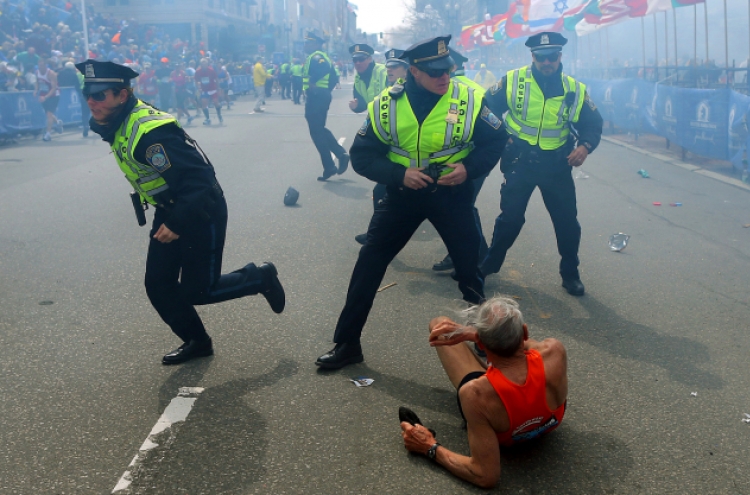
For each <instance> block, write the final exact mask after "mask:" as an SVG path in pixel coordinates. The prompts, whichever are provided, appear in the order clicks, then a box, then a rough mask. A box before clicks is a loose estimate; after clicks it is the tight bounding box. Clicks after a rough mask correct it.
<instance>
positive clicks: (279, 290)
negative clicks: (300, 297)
mask: <svg viewBox="0 0 750 495" xmlns="http://www.w3.org/2000/svg"><path fill="white" fill-rule="evenodd" d="M258 270H260V275H261V278H262V279H263V290H262V291H261V292H260V293H261V294H263V297H265V298H266V301H268V304H269V305H270V306H271V309H272V310H273V312H274V313H281V312H282V311H284V305H285V304H286V296H285V295H284V288H283V287H282V286H281V282H279V277H278V272H277V271H276V267H275V266H274V265H273V263H271V262H270V261H266V262H264V263H263V264H262V265H260V266H259V267H258Z"/></svg>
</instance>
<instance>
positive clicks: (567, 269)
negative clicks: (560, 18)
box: [480, 32, 602, 296]
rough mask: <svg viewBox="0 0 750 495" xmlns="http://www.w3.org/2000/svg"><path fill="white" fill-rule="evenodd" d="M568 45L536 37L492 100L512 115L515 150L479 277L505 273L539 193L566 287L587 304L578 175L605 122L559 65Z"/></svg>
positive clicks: (507, 160)
mask: <svg viewBox="0 0 750 495" xmlns="http://www.w3.org/2000/svg"><path fill="white" fill-rule="evenodd" d="M567 41H568V40H566V39H565V38H564V37H563V36H562V35H561V34H559V33H550V32H543V33H539V34H537V35H534V36H531V37H530V38H529V39H528V40H527V41H526V46H528V47H529V48H531V55H532V60H533V64H532V65H531V66H526V67H521V68H520V69H515V70H512V71H509V72H508V73H507V75H506V76H505V77H503V79H502V80H501V81H500V82H498V83H497V84H496V85H495V86H493V87H492V88H490V90H489V91H488V93H487V96H488V100H489V101H490V106H491V108H492V109H493V110H494V111H495V112H497V113H498V114H500V113H501V112H505V111H506V110H507V111H508V114H507V117H506V121H505V124H506V126H507V128H508V133H509V134H510V135H511V142H512V144H509V145H508V148H507V149H506V150H505V153H503V159H502V164H501V167H500V169H501V171H502V172H503V174H504V175H505V183H504V184H503V186H502V189H501V199H500V210H501V213H500V216H499V217H497V220H496V221H495V230H494V232H493V237H492V244H491V246H490V249H489V252H488V253H487V256H486V257H485V259H484V261H483V263H482V265H481V267H480V269H481V271H482V273H483V274H485V275H488V274H491V273H497V272H498V271H500V267H501V266H502V265H503V261H504V260H505V254H506V253H507V251H508V249H509V248H510V247H511V246H512V245H513V242H514V241H515V240H516V237H518V234H519V233H520V232H521V228H522V227H523V224H524V221H525V217H524V215H525V213H526V206H527V205H528V203H529V198H530V197H531V194H532V193H533V192H534V189H536V188H537V187H539V190H540V191H541V192H542V198H543V199H544V204H545V206H546V207H547V211H548V212H549V214H550V217H551V218H552V224H553V225H554V227H555V235H556V236H557V250H558V252H559V253H560V256H561V260H560V275H561V276H562V285H563V287H564V288H565V289H566V290H567V291H568V293H569V294H571V295H574V296H581V295H583V293H584V286H583V283H582V282H581V278H580V275H579V272H578V246H579V244H580V242H581V226H580V224H579V223H578V219H577V214H578V212H577V209H576V192H575V185H574V183H573V177H572V167H580V166H581V165H583V162H584V161H585V160H586V157H587V156H588V155H589V154H590V153H591V152H592V151H594V149H596V147H597V146H598V145H599V140H600V139H601V135H602V117H601V115H600V114H599V111H598V110H597V109H596V106H594V104H593V103H592V102H591V100H590V99H589V96H588V94H587V93H586V86H585V85H584V84H582V83H580V82H579V81H576V80H575V79H573V78H572V77H570V76H568V75H566V74H564V73H563V72H562V64H561V63H560V58H561V57H562V47H563V46H564V45H565V43H567Z"/></svg>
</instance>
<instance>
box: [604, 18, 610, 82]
mask: <svg viewBox="0 0 750 495" xmlns="http://www.w3.org/2000/svg"><path fill="white" fill-rule="evenodd" d="M604 43H605V46H606V48H607V79H609V66H610V63H609V28H604Z"/></svg>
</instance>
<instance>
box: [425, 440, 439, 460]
mask: <svg viewBox="0 0 750 495" xmlns="http://www.w3.org/2000/svg"><path fill="white" fill-rule="evenodd" d="M438 447H440V444H439V443H437V442H435V443H434V444H433V445H432V447H430V449H429V450H428V451H427V458H428V459H429V460H431V461H434V460H435V456H436V455H437V449H438Z"/></svg>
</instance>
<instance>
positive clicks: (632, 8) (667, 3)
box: [565, 0, 705, 36]
mask: <svg viewBox="0 0 750 495" xmlns="http://www.w3.org/2000/svg"><path fill="white" fill-rule="evenodd" d="M703 2H705V0H595V1H592V2H591V3H590V4H589V5H588V7H586V8H585V9H584V10H583V12H582V13H581V15H578V16H576V17H574V18H570V19H567V20H566V22H565V27H566V28H567V29H570V30H573V29H575V31H576V33H577V34H578V36H584V35H587V34H591V33H593V32H594V31H596V30H598V29H601V28H603V27H607V26H612V25H614V24H618V23H620V22H623V21H627V20H628V19H632V18H634V17H643V16H646V15H649V14H654V13H656V12H665V11H667V10H671V9H673V8H677V7H683V6H686V5H694V4H697V3H703Z"/></svg>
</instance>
